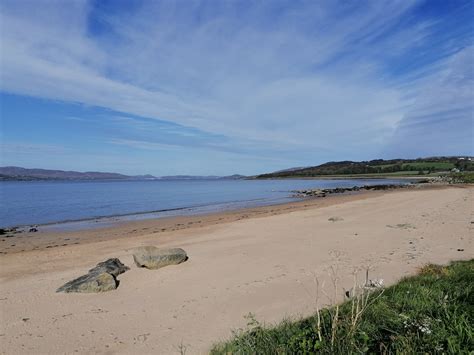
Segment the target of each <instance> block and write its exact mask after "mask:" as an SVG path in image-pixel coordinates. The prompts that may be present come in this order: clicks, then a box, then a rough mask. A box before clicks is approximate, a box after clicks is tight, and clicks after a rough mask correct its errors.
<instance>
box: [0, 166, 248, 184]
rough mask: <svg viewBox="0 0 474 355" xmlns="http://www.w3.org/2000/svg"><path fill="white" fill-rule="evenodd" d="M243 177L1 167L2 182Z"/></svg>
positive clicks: (238, 176) (234, 177) (239, 176)
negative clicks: (126, 173) (125, 173)
mask: <svg viewBox="0 0 474 355" xmlns="http://www.w3.org/2000/svg"><path fill="white" fill-rule="evenodd" d="M242 178H244V176H242V175H231V176H223V177H222V176H191V175H176V176H162V177H157V176H153V175H124V174H119V173H108V172H98V171H87V172H79V171H64V170H48V169H26V168H21V167H18V166H4V167H0V181H2V180H3V181H31V180H80V181H83V180H196V179H202V180H204V179H242Z"/></svg>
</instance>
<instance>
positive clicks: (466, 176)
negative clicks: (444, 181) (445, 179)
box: [450, 172, 474, 184]
mask: <svg viewBox="0 0 474 355" xmlns="http://www.w3.org/2000/svg"><path fill="white" fill-rule="evenodd" d="M450 177H451V180H452V181H453V182H455V183H461V184H474V172H462V173H453V174H451V175H450Z"/></svg>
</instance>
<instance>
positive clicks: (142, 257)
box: [133, 246, 188, 269]
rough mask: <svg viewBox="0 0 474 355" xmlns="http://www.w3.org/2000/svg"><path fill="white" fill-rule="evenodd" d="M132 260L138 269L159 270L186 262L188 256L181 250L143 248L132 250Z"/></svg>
mask: <svg viewBox="0 0 474 355" xmlns="http://www.w3.org/2000/svg"><path fill="white" fill-rule="evenodd" d="M133 260H135V264H136V265H137V266H138V267H145V268H147V269H159V268H161V267H164V266H167V265H176V264H180V263H182V262H184V261H186V260H188V256H187V254H186V252H185V251H184V250H183V249H181V248H171V249H160V248H157V247H154V246H144V247H139V248H136V249H134V250H133Z"/></svg>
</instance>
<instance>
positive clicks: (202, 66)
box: [1, 1, 472, 154]
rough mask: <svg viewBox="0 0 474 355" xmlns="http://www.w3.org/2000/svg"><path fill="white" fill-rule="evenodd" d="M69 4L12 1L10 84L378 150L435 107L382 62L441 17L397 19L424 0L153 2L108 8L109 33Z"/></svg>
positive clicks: (7, 29) (7, 35)
mask: <svg viewBox="0 0 474 355" xmlns="http://www.w3.org/2000/svg"><path fill="white" fill-rule="evenodd" d="M68 4H70V5H71V6H68V7H66V6H64V3H63V2H61V1H52V2H49V1H35V2H30V3H26V2H22V3H21V6H17V5H18V3H9V2H5V1H4V2H2V7H1V9H2V19H1V20H2V34H1V37H2V62H1V89H2V90H3V91H6V92H12V93H17V94H21V95H31V96H35V97H43V98H48V99H54V100H64V101H71V102H79V103H83V104H87V105H95V106H101V107H106V108H110V109H113V110H116V111H122V112H126V113H130V114H134V115H139V116H144V117H151V118H156V119H161V120H168V121H171V122H174V123H178V124H181V125H186V126H190V127H194V128H198V129H200V130H203V131H206V132H213V133H217V134H222V135H226V136H229V137H236V138H239V139H249V140H258V141H259V142H261V143H262V144H267V145H268V146H269V147H270V146H274V145H275V144H277V145H278V144H279V145H281V146H288V147H289V149H299V148H302V149H303V148H313V149H318V148H326V149H332V150H335V151H336V150H338V151H339V152H341V153H348V152H353V151H354V150H358V151H359V152H360V153H361V154H364V153H365V154H370V152H371V151H372V152H373V151H374V150H381V149H382V148H383V145H384V142H385V140H386V139H388V138H389V137H390V136H391V135H392V134H393V133H394V132H395V131H397V127H398V125H399V123H401V124H403V123H404V122H406V121H407V117H409V116H410V115H412V113H410V112H413V111H415V110H426V109H427V107H428V106H427V105H425V104H424V103H423V100H424V99H423V95H419V94H418V93H419V92H420V91H424V90H425V88H426V86H425V85H426V84H425V83H424V82H422V83H418V82H416V83H415V84H413V83H407V82H403V80H402V81H401V82H396V81H394V80H393V79H390V76H389V75H387V73H386V72H385V68H384V63H383V60H384V59H386V58H392V57H396V56H402V55H403V54H404V53H406V51H409V50H410V49H411V48H413V47H416V46H418V45H420V43H422V42H423V41H424V40H425V39H426V37H427V35H428V34H429V31H430V26H433V25H434V24H433V23H429V22H426V23H425V22H423V23H417V24H415V25H406V26H404V27H403V30H402V31H392V29H393V28H394V26H396V25H398V24H399V22H400V21H402V20H403V19H404V17H405V16H406V14H407V13H408V12H409V11H410V10H411V9H412V8H413V6H415V5H416V2H415V1H392V2H383V1H376V2H369V3H366V4H365V5H364V6H357V7H355V6H354V5H353V4H350V3H340V4H337V5H336V4H335V3H333V2H325V3H320V2H309V3H306V4H305V5H306V6H304V7H298V6H295V7H292V8H291V9H288V10H287V11H285V12H284V13H277V10H276V6H275V7H274V6H272V4H271V3H255V4H253V7H252V8H251V9H246V10H244V11H242V10H239V11H242V12H238V13H237V11H238V10H237V8H236V7H233V6H231V5H229V3H227V2H222V3H219V4H216V2H211V3H210V4H209V3H207V4H206V3H201V2H193V3H192V4H190V3H187V4H186V5H187V6H186V7H184V6H183V5H182V4H181V5H179V3H172V2H164V3H161V2H154V1H147V2H144V5H143V7H142V8H140V9H139V10H137V11H136V12H134V13H132V14H127V15H126V16H119V15H110V14H101V15H100V18H98V20H99V21H100V22H101V23H102V24H103V25H104V26H105V27H106V28H107V31H106V33H104V34H98V35H96V34H94V33H93V32H91V28H90V23H89V22H88V21H89V18H90V17H91V16H97V14H94V13H93V11H94V8H92V7H91V6H89V4H88V3H87V2H85V1H73V2H70V3H69V2H68ZM196 12H200V14H201V15H202V16H201V17H202V20H201V21H199V22H198V21H196V17H195V16H194V15H195V13H196ZM269 14H273V15H269ZM460 65H462V66H469V63H466V62H464V63H461V64H460ZM443 70H444V69H443ZM431 83H432V84H433V82H431ZM401 84H403V85H405V86H408V87H409V89H410V94H408V95H407V93H406V91H405V89H406V88H404V87H403V86H402V85H401ZM434 84H435V85H444V83H440V82H435V83H434ZM450 87H451V88H452V90H453V95H451V94H449V95H442V97H443V99H442V100H443V102H442V103H440V102H438V106H443V107H448V108H449V107H451V105H457V102H458V100H457V98H456V97H457V95H458V94H459V93H460V92H459V89H458V88H456V85H450ZM471 88H472V86H471ZM466 90H468V89H466ZM444 93H445V92H443V94H444ZM439 94H441V93H435V92H433V93H432V94H429V95H427V96H430V97H435V96H437V95H439ZM464 94H465V95H467V97H472V92H470V93H469V92H468V91H466V92H465V93H464ZM463 97H464V96H463ZM463 100H464V99H463ZM413 105H414V106H413ZM428 111H429V110H428ZM403 117H405V118H404V119H402V118H403ZM398 131H400V128H398ZM335 147H337V148H335Z"/></svg>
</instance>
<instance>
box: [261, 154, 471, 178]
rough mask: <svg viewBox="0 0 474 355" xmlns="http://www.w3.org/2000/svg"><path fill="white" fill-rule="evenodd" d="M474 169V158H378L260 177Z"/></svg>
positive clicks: (325, 164) (282, 171)
mask: <svg viewBox="0 0 474 355" xmlns="http://www.w3.org/2000/svg"><path fill="white" fill-rule="evenodd" d="M452 169H458V170H460V171H465V170H466V171H471V170H474V162H473V159H472V158H471V157H430V158H419V159H391V160H384V159H377V160H370V161H361V162H356V161H349V160H346V161H335V162H328V163H324V164H321V165H318V166H312V167H307V168H292V169H286V170H280V171H276V172H273V173H268V174H262V175H258V176H257V177H256V178H260V179H268V178H285V177H314V176H325V175H326V176H327V175H364V174H393V175H396V174H399V175H405V174H406V175H417V174H418V175H423V174H426V173H432V172H439V171H450V170H452Z"/></svg>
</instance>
